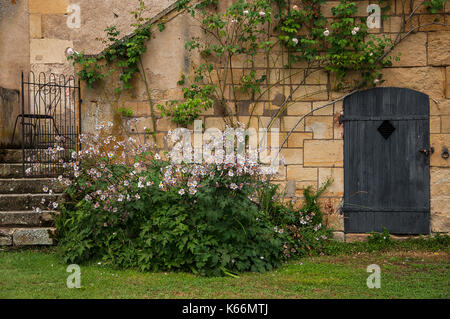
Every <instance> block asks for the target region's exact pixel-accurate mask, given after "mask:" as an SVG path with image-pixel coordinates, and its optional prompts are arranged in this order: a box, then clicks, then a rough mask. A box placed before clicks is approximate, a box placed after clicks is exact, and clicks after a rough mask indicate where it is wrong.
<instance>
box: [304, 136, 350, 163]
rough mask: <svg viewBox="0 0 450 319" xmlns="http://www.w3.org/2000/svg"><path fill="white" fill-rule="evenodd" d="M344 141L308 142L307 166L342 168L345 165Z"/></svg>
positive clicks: (305, 153) (305, 147)
mask: <svg viewBox="0 0 450 319" xmlns="http://www.w3.org/2000/svg"><path fill="white" fill-rule="evenodd" d="M343 147H344V143H343V141H342V140H307V141H305V144H304V155H305V163H304V165H305V166H314V167H327V166H328V167H342V166H343V164H344V154H343V153H344V150H343Z"/></svg>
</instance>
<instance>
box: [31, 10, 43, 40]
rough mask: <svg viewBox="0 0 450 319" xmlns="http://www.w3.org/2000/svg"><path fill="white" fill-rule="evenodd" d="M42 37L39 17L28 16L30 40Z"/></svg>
mask: <svg viewBox="0 0 450 319" xmlns="http://www.w3.org/2000/svg"><path fill="white" fill-rule="evenodd" d="M41 37H42V26H41V15H39V14H31V15H30V38H31V39H40V38H41Z"/></svg>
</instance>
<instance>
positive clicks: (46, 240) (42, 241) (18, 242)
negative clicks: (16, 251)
mask: <svg viewBox="0 0 450 319" xmlns="http://www.w3.org/2000/svg"><path fill="white" fill-rule="evenodd" d="M13 245H14V246H29V245H53V239H52V238H51V229H49V228H20V229H17V230H15V231H14V234H13Z"/></svg>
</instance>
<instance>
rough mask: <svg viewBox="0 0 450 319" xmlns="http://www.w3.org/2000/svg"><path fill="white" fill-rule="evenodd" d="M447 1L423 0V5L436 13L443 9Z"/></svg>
mask: <svg viewBox="0 0 450 319" xmlns="http://www.w3.org/2000/svg"><path fill="white" fill-rule="evenodd" d="M446 3H447V0H430V1H425V7H426V8H427V9H428V11H430V12H431V13H437V12H439V11H441V10H442V9H444V6H445V4H446Z"/></svg>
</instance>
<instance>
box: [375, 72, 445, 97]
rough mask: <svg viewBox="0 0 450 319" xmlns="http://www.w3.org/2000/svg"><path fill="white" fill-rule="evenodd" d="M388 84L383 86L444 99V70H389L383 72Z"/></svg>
mask: <svg viewBox="0 0 450 319" xmlns="http://www.w3.org/2000/svg"><path fill="white" fill-rule="evenodd" d="M383 74H384V77H383V78H384V79H385V80H386V82H384V83H383V85H382V86H395V87H405V88H410V89H414V90H417V91H420V92H426V93H427V94H428V95H430V96H431V97H433V98H437V99H441V98H443V97H444V95H445V94H444V72H443V70H442V68H434V67H415V68H389V69H385V70H384V71H383Z"/></svg>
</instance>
